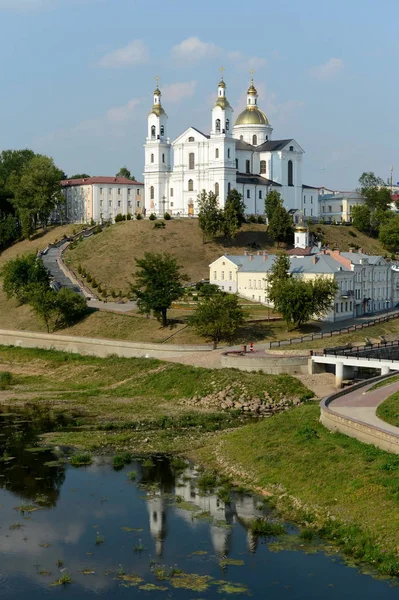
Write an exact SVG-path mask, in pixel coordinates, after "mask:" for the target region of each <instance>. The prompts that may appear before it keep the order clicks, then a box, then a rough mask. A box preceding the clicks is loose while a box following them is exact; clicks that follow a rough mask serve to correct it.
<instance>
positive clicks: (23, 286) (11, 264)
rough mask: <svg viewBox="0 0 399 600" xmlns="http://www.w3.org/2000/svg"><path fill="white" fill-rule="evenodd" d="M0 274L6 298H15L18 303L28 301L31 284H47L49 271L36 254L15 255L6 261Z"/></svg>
mask: <svg viewBox="0 0 399 600" xmlns="http://www.w3.org/2000/svg"><path fill="white" fill-rule="evenodd" d="M1 275H2V276H3V290H4V292H5V293H6V296H7V298H16V299H17V300H18V301H19V302H20V304H24V303H26V302H27V301H28V297H29V287H30V286H31V285H32V284H42V285H46V286H48V285H49V281H50V276H49V272H48V271H47V269H46V267H45V266H44V265H43V263H42V261H41V260H40V258H38V257H37V256H36V254H26V255H24V256H17V257H16V258H13V259H11V260H9V261H7V262H6V264H5V265H4V267H3V269H2V271H1Z"/></svg>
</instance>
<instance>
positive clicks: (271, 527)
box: [250, 519, 285, 536]
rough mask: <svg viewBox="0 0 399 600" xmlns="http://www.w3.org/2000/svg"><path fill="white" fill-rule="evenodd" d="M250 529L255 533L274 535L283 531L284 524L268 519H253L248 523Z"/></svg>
mask: <svg viewBox="0 0 399 600" xmlns="http://www.w3.org/2000/svg"><path fill="white" fill-rule="evenodd" d="M250 530H251V531H252V533H253V534H255V535H263V536H275V535H282V534H284V533H285V528H284V525H282V524H281V523H275V522H273V521H269V520H268V519H255V520H254V521H252V523H251V525H250Z"/></svg>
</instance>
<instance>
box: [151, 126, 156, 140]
mask: <svg viewBox="0 0 399 600" xmlns="http://www.w3.org/2000/svg"><path fill="white" fill-rule="evenodd" d="M151 137H153V138H154V137H155V125H152V127H151Z"/></svg>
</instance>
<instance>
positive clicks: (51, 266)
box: [41, 248, 82, 294]
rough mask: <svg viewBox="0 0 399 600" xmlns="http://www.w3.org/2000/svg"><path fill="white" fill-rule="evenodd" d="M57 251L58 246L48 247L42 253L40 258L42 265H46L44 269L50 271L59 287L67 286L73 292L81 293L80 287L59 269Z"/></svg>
mask: <svg viewBox="0 0 399 600" xmlns="http://www.w3.org/2000/svg"><path fill="white" fill-rule="evenodd" d="M58 252H59V248H49V249H48V250H47V252H46V254H42V256H41V259H42V261H43V264H44V266H45V267H46V269H48V270H49V271H50V274H51V276H52V277H53V278H54V280H55V281H56V282H57V283H58V284H59V285H60V286H61V287H66V288H69V289H71V290H73V291H74V292H77V293H78V294H81V293H82V292H81V289H80V288H79V286H77V285H75V284H74V283H73V282H72V281H71V280H70V279H69V277H67V276H66V275H64V273H63V272H62V271H61V269H60V267H59V266H58V262H57V257H58Z"/></svg>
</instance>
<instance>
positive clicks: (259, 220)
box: [258, 215, 266, 225]
mask: <svg viewBox="0 0 399 600" xmlns="http://www.w3.org/2000/svg"><path fill="white" fill-rule="evenodd" d="M265 222H266V221H265V217H262V215H258V223H259V224H260V225H263V224H265Z"/></svg>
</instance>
